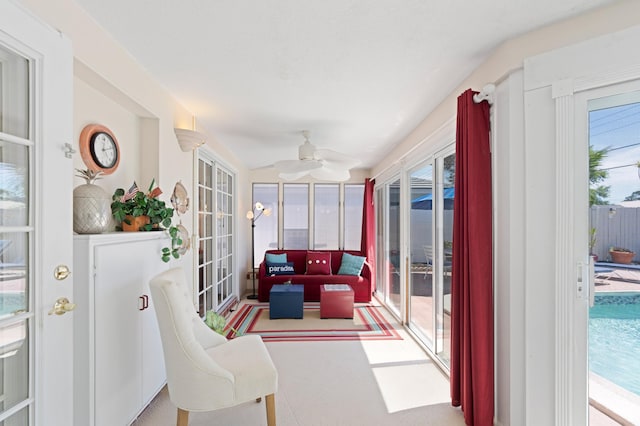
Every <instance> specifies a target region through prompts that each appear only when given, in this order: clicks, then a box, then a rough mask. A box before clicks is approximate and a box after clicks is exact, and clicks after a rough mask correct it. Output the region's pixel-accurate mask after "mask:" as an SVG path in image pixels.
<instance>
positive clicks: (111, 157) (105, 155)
mask: <svg viewBox="0 0 640 426" xmlns="http://www.w3.org/2000/svg"><path fill="white" fill-rule="evenodd" d="M89 149H90V151H91V157H93V161H95V162H96V164H98V165H99V166H100V167H104V168H111V167H113V166H115V164H116V162H117V161H118V151H117V148H116V143H115V142H114V141H113V138H112V137H111V136H110V135H109V134H108V133H105V132H97V133H95V134H94V135H93V137H92V138H91V142H90V145H89Z"/></svg>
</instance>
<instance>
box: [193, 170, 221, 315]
mask: <svg viewBox="0 0 640 426" xmlns="http://www.w3.org/2000/svg"><path fill="white" fill-rule="evenodd" d="M218 225H219V222H218ZM198 241H199V243H198V313H199V314H200V316H203V317H204V316H205V315H206V313H207V311H209V310H211V309H213V302H212V299H211V293H212V291H213V290H212V288H213V283H214V282H215V280H216V277H214V276H213V262H214V252H213V164H212V162H211V161H210V160H208V159H205V158H200V159H199V160H198Z"/></svg>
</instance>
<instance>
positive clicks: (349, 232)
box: [252, 183, 364, 266]
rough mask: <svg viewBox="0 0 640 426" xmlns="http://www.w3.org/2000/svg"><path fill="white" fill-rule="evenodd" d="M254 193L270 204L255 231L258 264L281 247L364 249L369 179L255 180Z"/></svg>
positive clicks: (255, 250) (256, 198) (255, 255)
mask: <svg viewBox="0 0 640 426" xmlns="http://www.w3.org/2000/svg"><path fill="white" fill-rule="evenodd" d="M312 190H313V191H312ZM252 195H253V200H252V205H255V203H256V202H260V203H262V204H263V205H264V207H265V208H270V209H271V215H270V216H264V215H263V216H261V217H260V220H259V223H256V227H255V228H254V230H253V231H254V236H253V238H254V260H255V263H256V265H254V266H257V265H258V264H259V263H260V262H261V261H262V259H263V257H264V252H265V251H266V250H273V249H277V248H285V249H302V250H304V249H308V248H313V249H319V250H322V249H326V250H338V249H342V248H344V249H345V250H354V251H359V250H360V245H361V235H362V201H363V198H364V184H338V183H318V184H315V185H314V186H313V188H312V187H310V186H309V185H308V184H306V183H302V184H300V183H280V184H278V183H254V184H253V191H252ZM279 197H281V198H279ZM280 203H282V204H280ZM280 205H281V206H282V207H281V208H280ZM311 212H313V216H311V215H310V213H311ZM279 226H281V228H279Z"/></svg>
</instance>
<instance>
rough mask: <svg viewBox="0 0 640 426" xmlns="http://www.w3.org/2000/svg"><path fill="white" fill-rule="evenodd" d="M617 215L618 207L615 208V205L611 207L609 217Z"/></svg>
mask: <svg viewBox="0 0 640 426" xmlns="http://www.w3.org/2000/svg"><path fill="white" fill-rule="evenodd" d="M615 215H616V209H614V208H613V207H609V219H613V217H614V216H615Z"/></svg>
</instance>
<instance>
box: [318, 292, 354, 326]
mask: <svg viewBox="0 0 640 426" xmlns="http://www.w3.org/2000/svg"><path fill="white" fill-rule="evenodd" d="M320 318H353V289H352V288H351V286H350V285H348V284H323V285H321V286H320Z"/></svg>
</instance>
